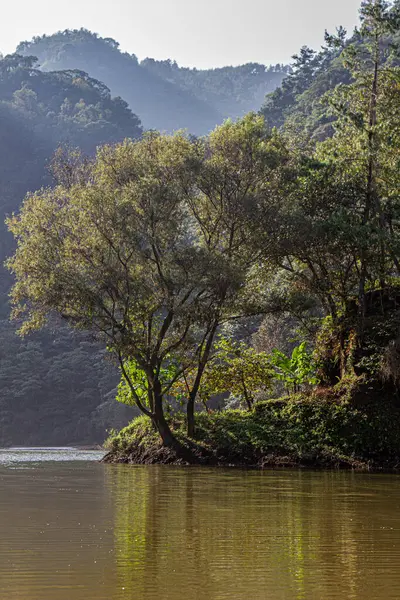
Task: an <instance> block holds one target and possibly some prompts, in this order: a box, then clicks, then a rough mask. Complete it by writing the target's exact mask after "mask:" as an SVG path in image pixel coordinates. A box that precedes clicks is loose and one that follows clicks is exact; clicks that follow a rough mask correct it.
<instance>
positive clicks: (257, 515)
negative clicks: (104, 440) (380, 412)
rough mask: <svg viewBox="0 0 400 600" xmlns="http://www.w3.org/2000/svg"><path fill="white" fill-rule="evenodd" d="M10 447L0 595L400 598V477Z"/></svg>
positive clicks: (3, 491) (1, 472) (83, 599)
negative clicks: (118, 459)
mask: <svg viewBox="0 0 400 600" xmlns="http://www.w3.org/2000/svg"><path fill="white" fill-rule="evenodd" d="M100 456H101V453H98V452H81V451H73V450H68V449H66V450H62V449H61V450H46V449H42V450H30V451H27V450H17V451H14V450H13V451H10V450H7V451H0V599H1V600H5V599H7V600H8V599H10V600H14V599H15V600H17V599H18V600H156V599H157V600H300V599H301V600H303V599H304V600H345V599H354V600H390V599H393V600H395V599H396V600H399V599H400V477H399V476H397V475H376V474H374V475H372V474H371V475H369V474H361V473H349V472H346V473H344V472H342V473H339V472H315V473H314V472H302V471H266V472H254V471H248V472H246V471H238V470H232V471H229V470H219V469H200V468H193V469H186V468H175V467H167V466H160V467H157V466H154V467H153V466H152V467H127V466H123V465H102V464H98V463H97V462H96V461H97V460H98V459H99V457H100Z"/></svg>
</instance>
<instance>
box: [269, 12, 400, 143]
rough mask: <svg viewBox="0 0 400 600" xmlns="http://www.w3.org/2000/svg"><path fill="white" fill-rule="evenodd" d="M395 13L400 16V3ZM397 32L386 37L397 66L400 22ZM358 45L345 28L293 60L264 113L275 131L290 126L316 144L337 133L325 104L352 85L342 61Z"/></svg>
mask: <svg viewBox="0 0 400 600" xmlns="http://www.w3.org/2000/svg"><path fill="white" fill-rule="evenodd" d="M391 10H392V11H393V12H396V13H399V14H400V0H397V1H396V2H394V3H393V5H392V8H391ZM396 22H397V26H396V25H394V29H393V31H392V33H391V34H390V35H387V36H386V39H385V45H386V46H387V47H389V46H393V48H397V58H396V56H395V55H393V53H392V54H391V62H392V64H393V65H395V64H400V50H399V49H398V48H399V42H400V19H397V21H394V24H396ZM352 43H355V44H356V45H358V44H359V43H360V40H359V39H358V34H357V32H355V33H353V32H351V36H350V35H347V32H346V31H345V30H344V29H343V28H338V30H337V32H336V33H335V35H329V34H326V43H325V45H324V46H323V47H322V48H321V49H320V50H319V51H315V50H313V49H311V48H309V47H307V46H303V47H302V48H301V50H300V52H299V53H298V54H297V55H295V56H294V57H293V63H292V65H291V68H290V70H289V73H288V75H287V76H286V77H285V78H284V79H283V81H282V84H281V85H280V86H279V87H277V88H276V89H275V90H274V91H273V92H271V93H269V94H267V96H266V98H265V101H264V104H263V106H262V108H261V113H262V114H263V115H264V117H265V119H266V121H267V122H268V124H269V125H270V126H271V127H274V126H275V127H282V125H284V124H286V126H289V127H291V128H294V129H296V130H297V131H298V132H302V133H304V134H305V135H306V136H308V137H311V138H312V139H314V140H317V141H318V140H323V139H326V138H327V137H330V136H331V135H332V133H333V129H332V126H331V124H332V121H333V117H332V114H331V113H330V111H329V110H328V104H327V102H325V101H324V98H325V96H326V93H327V92H331V91H333V90H334V89H335V88H336V87H337V86H338V85H339V84H348V83H350V82H351V73H350V71H349V70H348V69H347V68H346V67H345V65H344V64H343V60H342V52H343V50H344V49H345V48H346V47H347V46H348V45H349V44H352Z"/></svg>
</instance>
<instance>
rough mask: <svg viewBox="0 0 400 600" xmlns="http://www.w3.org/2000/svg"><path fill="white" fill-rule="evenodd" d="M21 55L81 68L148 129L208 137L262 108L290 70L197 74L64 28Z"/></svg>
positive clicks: (47, 67)
mask: <svg viewBox="0 0 400 600" xmlns="http://www.w3.org/2000/svg"><path fill="white" fill-rule="evenodd" d="M17 52H18V53H20V54H23V55H25V56H26V55H34V56H37V57H38V59H39V61H40V64H41V68H42V69H43V70H44V71H54V70H56V71H58V70H63V69H81V70H82V71H85V72H87V73H89V75H90V76H91V77H94V78H96V79H98V80H100V81H102V82H104V83H105V84H106V85H107V86H108V87H109V88H110V89H111V91H112V93H113V94H115V95H118V96H121V97H122V98H124V99H125V100H126V101H127V102H128V103H129V105H130V107H131V108H132V110H133V111H134V112H135V113H136V114H138V115H139V116H140V118H141V120H142V123H143V125H144V127H145V128H148V129H159V130H162V131H173V130H176V129H188V130H189V131H190V133H193V134H196V135H200V134H201V135H202V134H206V133H208V132H209V131H210V130H211V129H213V128H214V127H215V125H217V124H219V123H221V122H222V121H223V120H224V119H226V118H228V117H231V118H236V117H238V116H242V115H244V114H245V113H246V112H248V111H250V110H258V109H259V107H260V104H261V103H262V99H263V98H264V96H265V94H267V93H268V92H272V91H273V90H274V89H275V88H276V87H277V86H278V85H280V83H281V82H282V79H283V77H284V76H285V74H286V73H287V67H284V66H282V65H275V66H273V67H268V68H267V67H265V66H264V65H260V64H256V63H251V64H248V65H243V66H240V67H225V68H222V69H210V70H198V69H186V68H181V67H179V66H178V65H177V64H176V63H175V62H173V61H170V60H167V61H155V60H153V59H146V60H144V61H142V62H139V61H138V59H137V57H136V56H135V55H132V54H127V53H123V52H121V50H120V49H119V45H118V42H116V41H115V40H113V39H111V38H101V37H99V36H98V35H96V34H95V33H91V32H90V31H87V30H85V29H81V30H74V31H70V30H66V31H63V32H59V33H56V34H54V35H51V36H46V35H44V36H42V37H36V38H34V39H33V40H32V41H31V42H22V43H21V44H20V45H19V46H18V49H17Z"/></svg>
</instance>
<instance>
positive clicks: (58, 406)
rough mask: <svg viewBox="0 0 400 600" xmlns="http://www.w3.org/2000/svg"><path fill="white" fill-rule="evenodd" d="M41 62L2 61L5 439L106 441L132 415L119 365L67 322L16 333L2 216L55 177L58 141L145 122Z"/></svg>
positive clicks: (0, 293)
mask: <svg viewBox="0 0 400 600" xmlns="http://www.w3.org/2000/svg"><path fill="white" fill-rule="evenodd" d="M36 62H37V61H36V59H34V58H32V57H22V56H19V55H11V56H7V57H5V58H2V59H1V60H0V130H1V135H0V214H1V215H2V218H1V219H0V221H1V227H0V265H1V266H0V331H1V336H2V340H3V350H4V351H3V352H2V354H1V358H0V378H1V388H0V446H4V445H8V444H14V445H36V446H40V445H41V444H48V445H57V444H69V443H84V444H90V443H94V442H97V443H99V442H101V441H102V439H103V438H104V431H105V430H106V429H108V428H109V427H110V426H112V425H114V426H115V427H120V426H122V425H123V424H124V423H126V422H127V421H128V419H129V418H131V417H132V414H134V411H132V410H131V409H128V408H125V407H122V406H118V405H115V406H114V397H115V389H116V386H117V384H118V371H117V369H116V368H115V367H114V365H112V364H111V363H110V362H108V363H107V362H105V361H104V353H103V352H102V351H101V349H100V348H99V346H98V345H97V344H93V343H91V342H90V343H89V342H85V341H84V339H82V337H80V336H77V335H74V334H72V332H70V331H68V330H67V329H66V328H65V326H63V324H62V323H58V322H57V323H52V325H51V328H50V329H48V330H47V331H46V332H43V333H41V334H40V336H39V337H36V336H35V337H34V338H33V340H32V341H31V340H29V341H26V340H21V339H19V338H18V337H17V336H16V335H15V330H16V327H15V326H11V325H10V324H9V323H8V319H9V297H8V295H9V291H10V287H11V283H12V281H11V279H10V277H9V275H8V274H7V272H6V270H5V269H4V267H3V262H4V260H5V259H6V257H7V256H9V255H10V254H11V253H12V252H13V250H14V244H13V240H12V237H11V236H10V235H9V233H8V232H7V231H6V228H5V226H4V224H3V221H4V218H5V217H6V215H10V214H11V213H12V212H14V211H16V210H17V209H18V208H19V206H20V203H21V201H22V199H23V197H24V196H25V194H26V193H27V192H28V191H29V190H35V189H40V188H41V187H42V186H48V185H49V184H50V183H51V177H50V173H49V170H48V166H49V163H50V162H51V156H52V154H53V152H54V151H55V150H56V148H57V147H58V145H59V144H61V143H63V142H68V143H69V144H72V145H73V146H80V147H81V149H82V150H83V151H84V152H88V153H90V154H92V153H93V152H94V151H95V148H96V146H97V145H98V144H101V143H104V142H109V143H114V142H121V141H122V140H123V139H124V138H125V137H126V136H132V137H135V138H136V137H138V136H140V135H141V126H140V122H139V120H138V118H137V117H136V116H135V115H133V113H132V112H131V111H130V109H129V108H128V106H127V104H126V103H124V102H123V101H122V100H121V99H116V98H112V97H111V94H110V91H109V90H108V88H107V87H106V86H104V85H103V84H101V83H100V82H98V81H96V80H94V79H92V78H90V77H89V76H88V75H86V74H85V73H81V72H77V71H69V72H57V73H55V72H43V71H41V70H40V69H39V68H38V67H37V65H36ZM53 329H54V330H55V332H56V333H54V332H53ZM29 344H33V346H34V348H35V351H32V347H33V346H29ZM28 347H29V348H30V350H28Z"/></svg>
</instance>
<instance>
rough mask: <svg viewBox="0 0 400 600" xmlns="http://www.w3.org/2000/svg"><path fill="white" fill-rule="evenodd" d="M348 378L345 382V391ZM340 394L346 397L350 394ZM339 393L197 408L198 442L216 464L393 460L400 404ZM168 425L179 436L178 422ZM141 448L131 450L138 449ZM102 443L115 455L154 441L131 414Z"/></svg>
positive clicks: (385, 463)
mask: <svg viewBox="0 0 400 600" xmlns="http://www.w3.org/2000/svg"><path fill="white" fill-rule="evenodd" d="M352 386H354V382H352V383H350V388H351V389H353V390H354V388H353V387H352ZM350 388H349V389H348V390H347V391H346V393H347V394H348V396H349V398H351V396H352V394H353V393H354V392H352V391H351V389H350ZM337 395H338V397H337V398H336V399H333V398H323V397H321V396H315V397H310V396H305V395H301V394H298V395H295V396H293V397H290V398H285V399H282V400H269V401H265V402H258V403H256V404H255V406H254V410H252V411H250V412H249V411H241V410H226V411H222V412H212V413H201V414H199V415H198V418H197V433H198V443H199V445H200V446H199V447H200V448H201V447H203V448H204V450H205V456H206V457H207V456H208V457H209V456H210V455H211V456H213V457H214V458H215V460H216V461H218V462H219V463H220V464H224V463H225V464H237V465H252V466H268V465H276V464H289V465H296V464H303V465H309V466H314V467H315V466H325V467H326V466H328V467H329V466H331V467H332V466H333V467H337V466H345V467H355V468H367V469H368V468H371V467H372V468H373V467H378V468H382V467H383V468H385V467H387V468H390V467H396V466H397V465H398V461H399V446H400V426H399V423H400V418H399V416H400V415H399V408H398V407H397V406H395V405H394V404H393V403H392V402H391V401H390V400H389V399H387V398H385V397H380V398H377V399H376V400H375V401H374V402H372V403H371V402H370V403H369V404H364V405H361V406H359V407H355V406H354V405H353V404H352V403H351V402H347V401H346V400H344V399H343V400H340V398H339V396H341V395H343V386H342V389H339V387H338V390H337ZM174 427H175V428H176V431H177V432H178V435H180V436H183V435H184V430H183V428H184V421H183V420H179V418H176V419H175V421H174ZM138 445H140V447H141V451H140V452H138V451H137V450H138V448H137V446H138ZM107 446H108V448H109V449H110V451H111V452H112V454H113V455H114V457H115V458H116V459H117V458H118V459H119V460H129V457H130V456H135V458H136V459H140V458H141V457H143V455H144V456H147V457H149V456H151V455H153V460H155V461H156V460H157V452H158V450H157V448H158V447H159V441H158V440H157V438H156V437H155V436H154V431H152V430H151V425H150V424H149V423H148V422H145V421H143V420H142V419H138V420H136V421H133V422H132V423H131V424H130V425H129V426H128V427H127V428H125V429H123V430H122V431H121V432H119V433H118V434H114V435H111V436H110V438H109V440H108V442H107Z"/></svg>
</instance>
